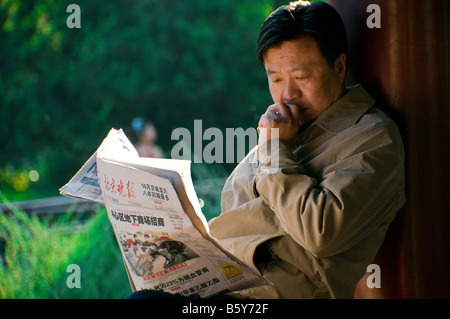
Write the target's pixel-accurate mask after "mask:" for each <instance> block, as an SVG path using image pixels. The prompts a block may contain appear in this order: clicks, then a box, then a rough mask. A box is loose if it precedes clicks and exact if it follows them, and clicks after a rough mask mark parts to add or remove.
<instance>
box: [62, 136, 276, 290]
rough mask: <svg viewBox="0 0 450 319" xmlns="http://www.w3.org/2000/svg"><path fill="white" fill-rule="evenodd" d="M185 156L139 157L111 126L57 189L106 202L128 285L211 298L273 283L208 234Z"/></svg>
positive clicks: (69, 194) (94, 200)
mask: <svg viewBox="0 0 450 319" xmlns="http://www.w3.org/2000/svg"><path fill="white" fill-rule="evenodd" d="M190 164H191V163H190V161H186V160H175V159H155V158H141V157H139V155H138V154H137V152H136V150H135V148H134V147H133V145H132V144H131V143H130V141H129V140H128V139H127V137H126V136H125V134H124V133H123V131H122V130H115V129H112V130H111V131H110V133H109V134H108V136H107V137H106V138H105V140H104V141H103V143H102V144H101V145H100V147H99V148H98V149H97V151H96V152H95V153H94V154H93V155H92V156H91V157H90V158H89V160H88V161H87V162H86V163H85V164H84V165H83V167H82V168H81V169H80V170H79V171H78V173H77V174H76V175H75V176H74V177H73V178H72V179H71V180H70V181H69V183H67V184H66V185H65V186H63V187H62V188H61V189H60V193H61V194H62V195H65V196H70V197H77V198H82V199H86V200H89V201H93V202H96V203H101V204H104V205H105V207H106V210H107V212H108V217H109V220H110V222H111V225H112V227H113V229H114V233H115V236H116V239H117V241H118V243H119V246H120V249H121V252H122V257H123V260H124V262H125V268H126V270H127V274H128V278H129V280H130V284H131V288H132V290H133V291H137V290H142V289H155V290H162V291H164V292H169V293H172V294H180V295H182V296H189V295H192V294H198V295H199V296H200V297H201V298H208V297H211V296H214V295H216V294H219V293H223V292H231V291H236V290H240V289H244V288H250V287H256V286H261V285H268V284H271V283H270V282H269V281H267V280H266V279H265V278H263V277H261V276H260V275H259V274H258V273H257V272H256V271H255V270H254V269H252V268H251V267H249V266H247V265H245V264H244V263H243V262H241V261H240V260H239V259H237V258H236V257H234V256H232V255H231V254H230V253H229V252H227V251H226V250H225V249H223V248H222V247H221V246H220V245H219V244H218V243H217V242H216V241H215V240H214V238H212V237H211V236H210V234H209V229H208V223H207V221H206V218H205V217H204V215H203V214H202V212H201V208H200V204H199V201H198V198H197V195H196V193H195V189H194V185H193V183H192V178H191V173H190Z"/></svg>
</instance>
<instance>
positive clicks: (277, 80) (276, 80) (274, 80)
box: [272, 79, 281, 83]
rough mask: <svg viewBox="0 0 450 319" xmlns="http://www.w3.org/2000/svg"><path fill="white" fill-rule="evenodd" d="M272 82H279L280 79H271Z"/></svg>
mask: <svg viewBox="0 0 450 319" xmlns="http://www.w3.org/2000/svg"><path fill="white" fill-rule="evenodd" d="M272 82H273V83H278V82H281V79H273V80H272Z"/></svg>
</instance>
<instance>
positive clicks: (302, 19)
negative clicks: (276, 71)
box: [256, 1, 348, 66]
mask: <svg viewBox="0 0 450 319" xmlns="http://www.w3.org/2000/svg"><path fill="white" fill-rule="evenodd" d="M306 34H309V35H311V36H312V37H313V38H314V40H315V41H316V43H317V46H318V47H319V50H320V52H321V53H322V55H323V56H324V57H325V59H326V60H327V61H328V63H329V64H330V66H334V62H335V61H336V59H337V58H338V57H339V55H340V54H341V53H344V54H345V55H346V56H347V66H348V47H347V35H346V33H345V27H344V23H343V21H342V18H341V16H340V15H339V13H338V12H337V11H336V9H334V8H333V7H332V6H331V5H329V4H327V3H325V2H314V3H311V4H310V3H309V2H306V1H297V2H294V3H291V4H289V5H286V6H282V7H279V8H278V9H277V10H275V11H274V12H272V13H271V14H270V15H269V17H267V19H266V20H265V21H264V23H263V24H262V26H261V29H260V30H259V35H258V40H257V43H256V50H257V55H258V60H259V62H260V63H261V65H263V66H264V53H265V52H266V51H267V50H268V49H269V48H270V47H272V46H274V45H278V44H280V43H281V42H283V41H287V40H294V39H296V38H299V37H301V36H303V35H306Z"/></svg>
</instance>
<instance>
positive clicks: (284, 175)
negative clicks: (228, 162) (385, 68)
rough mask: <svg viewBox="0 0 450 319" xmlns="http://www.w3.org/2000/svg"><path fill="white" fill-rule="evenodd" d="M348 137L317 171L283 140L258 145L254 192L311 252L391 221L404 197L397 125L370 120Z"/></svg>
mask: <svg viewBox="0 0 450 319" xmlns="http://www.w3.org/2000/svg"><path fill="white" fill-rule="evenodd" d="M352 140H353V141H352V143H351V145H350V144H348V147H346V148H344V149H341V150H339V152H337V153H336V154H335V156H336V159H335V160H334V161H333V163H332V164H330V165H328V166H325V167H324V168H323V169H322V170H321V174H320V176H309V175H308V173H307V171H306V170H305V168H304V167H303V166H302V165H300V164H299V163H298V162H297V160H296V158H295V155H294V153H293V151H292V148H291V146H290V145H289V144H288V143H286V142H283V141H279V147H276V148H275V151H273V152H269V149H270V148H271V142H270V141H269V142H268V143H266V144H265V145H261V147H260V148H259V150H258V162H259V163H258V164H255V168H254V170H255V175H256V179H255V183H256V190H257V192H258V193H259V195H260V196H261V197H263V199H264V200H265V202H266V203H267V204H268V205H269V206H270V207H271V209H272V210H273V211H274V212H275V214H276V216H277V217H278V219H279V221H280V224H281V227H282V228H283V230H284V231H285V232H286V233H288V234H289V235H290V236H291V237H292V238H293V239H294V240H295V241H296V242H297V243H298V244H299V245H301V246H302V247H303V248H305V249H306V250H308V251H310V252H311V253H312V254H314V255H315V256H316V257H327V256H332V255H336V254H338V253H341V252H343V251H345V250H346V249H348V248H350V247H352V246H353V245H355V244H357V243H358V242H359V241H360V240H362V239H363V238H364V237H365V236H367V235H368V234H369V233H370V232H371V231H373V230H374V229H375V228H376V227H378V226H379V225H380V224H381V223H385V222H391V221H392V220H393V219H394V217H395V214H396V212H397V210H398V209H399V208H400V207H401V206H402V205H403V203H404V185H403V182H404V181H403V179H404V168H403V161H404V159H403V145H402V142H401V138H400V135H399V134H398V132H397V130H396V127H394V126H389V125H386V124H384V125H381V126H380V125H375V126H372V127H371V128H370V129H368V130H366V131H365V134H361V136H356V137H354V138H352Z"/></svg>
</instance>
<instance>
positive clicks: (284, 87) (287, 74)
mask: <svg viewBox="0 0 450 319" xmlns="http://www.w3.org/2000/svg"><path fill="white" fill-rule="evenodd" d="M345 59H346V57H345V55H344V54H341V56H340V57H339V58H338V59H336V61H335V64H334V66H333V67H331V66H330V65H329V64H328V62H327V60H326V59H325V58H324V57H323V55H322V54H321V52H320V50H319V47H318V46H317V43H316V41H315V40H314V38H313V37H311V36H309V35H305V36H302V37H300V38H297V39H295V40H289V41H284V42H282V43H281V44H279V45H277V46H273V47H271V48H269V49H268V50H267V51H266V52H265V54H264V64H265V67H266V72H267V77H268V80H269V89H270V94H271V95H272V99H273V101H274V102H275V103H284V104H286V105H287V106H288V107H289V108H290V109H291V110H292V108H297V109H298V114H299V125H302V124H304V123H306V122H309V121H311V120H314V119H316V118H317V117H318V116H319V115H320V114H321V113H322V112H323V111H324V110H325V109H327V108H328V107H329V106H330V105H331V104H333V103H334V102H335V101H336V100H337V99H339V97H340V96H341V95H342V92H343V89H344V84H343V83H344V78H345ZM291 112H292V111H291Z"/></svg>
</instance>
